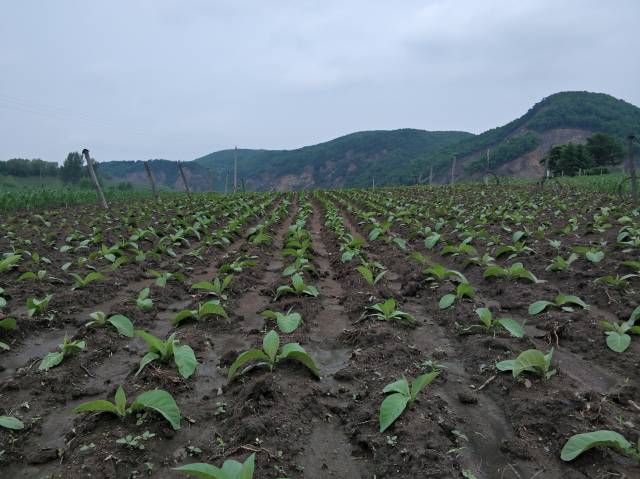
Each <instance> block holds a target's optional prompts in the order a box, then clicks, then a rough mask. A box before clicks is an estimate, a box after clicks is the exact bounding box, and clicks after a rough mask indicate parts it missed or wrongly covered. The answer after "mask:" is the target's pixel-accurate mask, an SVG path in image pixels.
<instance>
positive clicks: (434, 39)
mask: <svg viewBox="0 0 640 479" xmlns="http://www.w3.org/2000/svg"><path fill="white" fill-rule="evenodd" d="M639 21H640V1H639V0H628V1H625V0H611V1H603V0H593V1H590V0H574V1H570V0H566V1H562V0H505V1H497V0H492V1H487V0H483V1H477V0H466V1H465V0H452V1H439V0H434V1H428V0H425V1H412V0H402V1H401V0H397V1H389V0H380V1H377V0H340V1H333V0H316V1H310V0H308V1H305V0H289V1H286V0H269V1H267V0H253V1H242V0H225V1H216V0H145V1H142V0H141V1H136V0H109V1H101V2H97V1H86V0H77V1H70V0H55V1H53V0H52V1H46V0H40V1H32V0H20V1H4V2H2V4H1V5H0V44H1V45H2V47H1V48H0V132H1V133H0V159H3V160H4V159H9V158H12V157H27V158H42V159H45V160H51V161H54V160H55V161H61V160H63V159H64V157H65V156H66V153H67V152H69V151H73V150H79V149H82V148H83V147H87V148H89V149H90V150H91V151H92V154H93V156H95V158H96V159H97V160H98V161H111V160H145V159H149V158H166V159H170V160H191V159H194V158H196V157H198V156H201V155H204V154H206V153H209V152H212V151H215V150H219V149H225V148H232V147H233V146H234V145H238V146H239V147H243V148H286V149H290V148H296V147H299V146H303V145H308V144H314V143H319V142H322V141H325V140H329V139H332V138H334V137H337V136H340V135H343V134H346V133H350V132H353V131H358V130H370V129H395V128H406V127H410V128H422V129H426V130H466V131H471V132H474V133H480V132H482V131H484V130H486V129H489V128H493V127H495V126H499V125H502V124H504V123H506V122H508V121H510V120H512V119H514V118H516V117H518V116H520V115H522V114H523V113H525V112H526V111H527V109H528V108H529V107H531V106H532V105H533V104H534V103H535V102H537V101H539V100H541V99H542V98H543V97H545V96H548V95H549V94H551V93H555V92H557V91H562V90H589V91H598V92H605V93H609V94H611V95H613V96H615V97H617V98H622V99H624V100H626V101H629V102H631V103H634V104H635V105H640V33H639V28H640V26H639V24H638V22H639Z"/></svg>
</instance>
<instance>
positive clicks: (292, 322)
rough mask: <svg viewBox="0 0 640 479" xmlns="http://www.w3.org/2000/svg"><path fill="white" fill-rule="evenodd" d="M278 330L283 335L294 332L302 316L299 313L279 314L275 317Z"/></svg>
mask: <svg viewBox="0 0 640 479" xmlns="http://www.w3.org/2000/svg"><path fill="white" fill-rule="evenodd" d="M276 322H277V323H278V328H280V331H282V332H283V333H285V334H289V333H292V332H294V331H295V330H296V329H297V328H298V326H299V325H300V323H301V322H302V316H300V314H299V313H289V314H279V315H277V316H276Z"/></svg>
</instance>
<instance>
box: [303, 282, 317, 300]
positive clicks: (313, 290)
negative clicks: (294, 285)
mask: <svg viewBox="0 0 640 479" xmlns="http://www.w3.org/2000/svg"><path fill="white" fill-rule="evenodd" d="M304 292H305V293H306V294H308V295H309V296H313V297H314V298H317V297H318V294H319V293H318V288H316V287H315V286H311V285H309V286H305V288H304Z"/></svg>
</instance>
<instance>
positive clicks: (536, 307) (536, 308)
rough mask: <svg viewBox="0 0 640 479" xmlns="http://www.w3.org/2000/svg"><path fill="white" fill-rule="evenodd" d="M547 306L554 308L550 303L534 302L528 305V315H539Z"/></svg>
mask: <svg viewBox="0 0 640 479" xmlns="http://www.w3.org/2000/svg"><path fill="white" fill-rule="evenodd" d="M548 306H554V303H552V302H551V301H536V302H535V303H532V304H530V305H529V314H530V315H532V316H533V315H534V314H538V313H541V312H542V311H544V310H545V309H547V307H548Z"/></svg>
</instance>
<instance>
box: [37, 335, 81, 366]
mask: <svg viewBox="0 0 640 479" xmlns="http://www.w3.org/2000/svg"><path fill="white" fill-rule="evenodd" d="M85 345H86V344H85V342H84V341H80V340H77V339H76V340H74V341H71V340H70V339H69V337H68V336H66V335H65V337H64V341H63V343H62V344H59V345H58V351H54V352H52V353H48V354H47V355H46V356H45V357H44V358H42V361H40V366H38V369H39V370H40V371H48V370H49V369H51V368H54V367H56V366H58V365H59V364H60V363H61V362H62V360H63V359H64V358H67V357H69V356H73V355H74V354H76V353H78V352H80V351H82V350H83V349H84V347H85Z"/></svg>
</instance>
